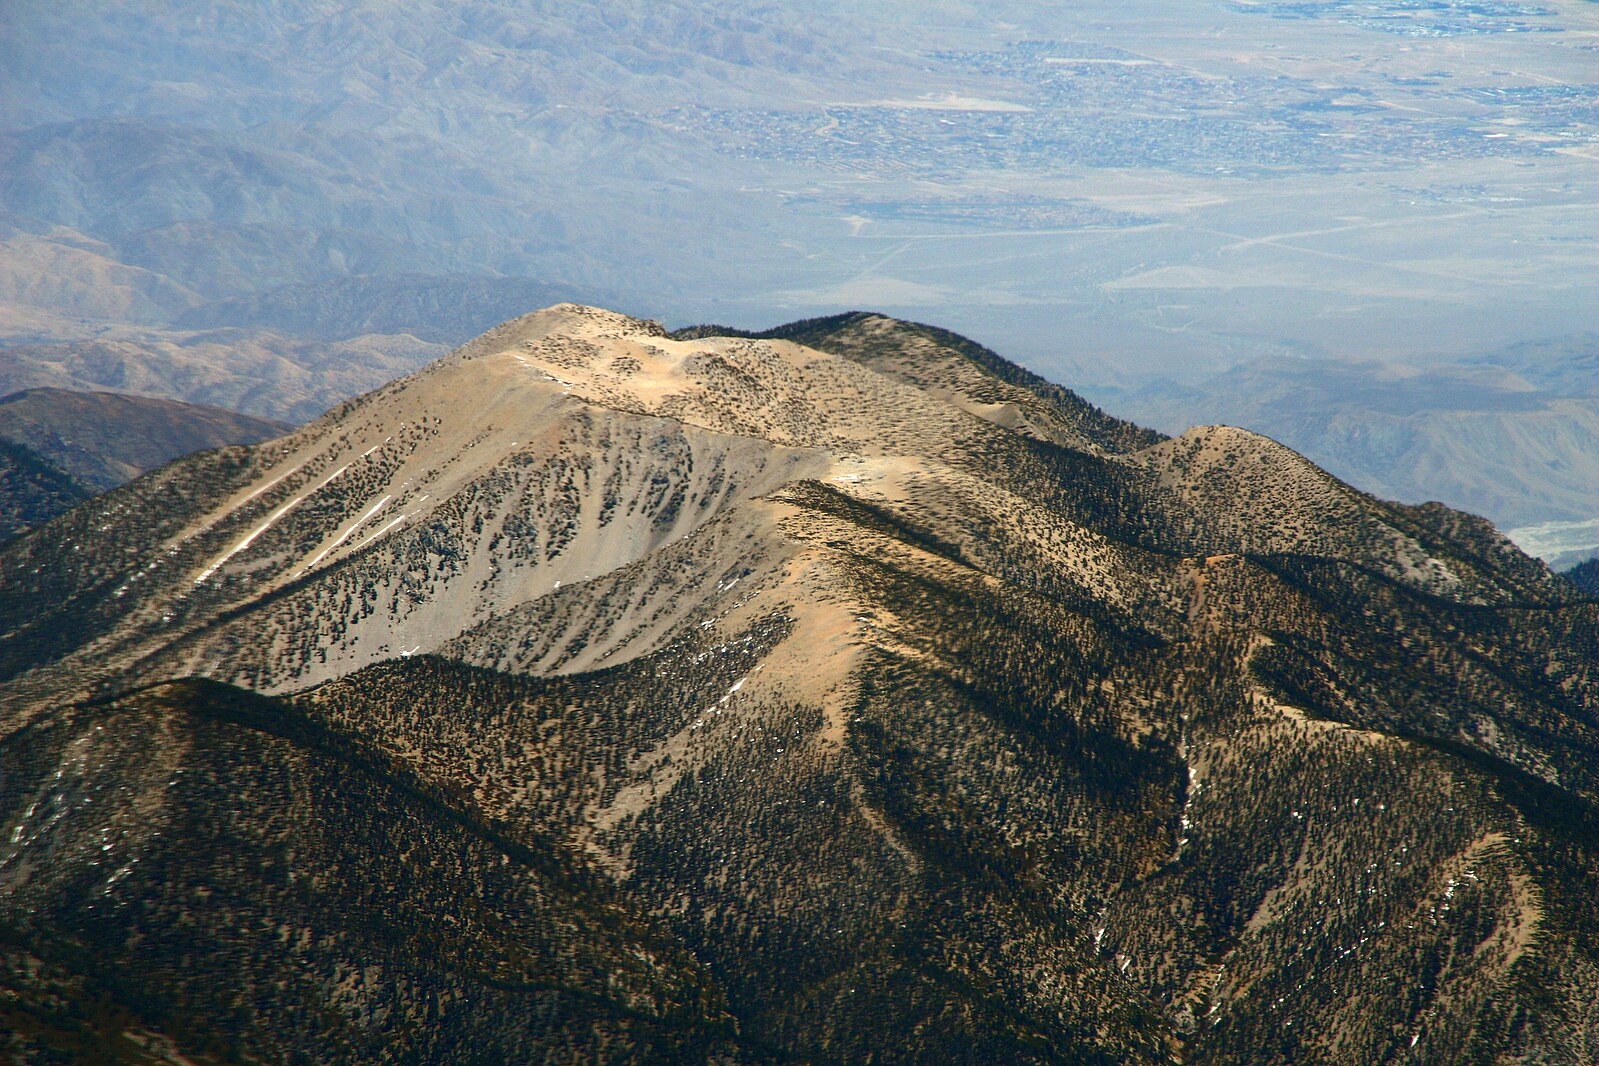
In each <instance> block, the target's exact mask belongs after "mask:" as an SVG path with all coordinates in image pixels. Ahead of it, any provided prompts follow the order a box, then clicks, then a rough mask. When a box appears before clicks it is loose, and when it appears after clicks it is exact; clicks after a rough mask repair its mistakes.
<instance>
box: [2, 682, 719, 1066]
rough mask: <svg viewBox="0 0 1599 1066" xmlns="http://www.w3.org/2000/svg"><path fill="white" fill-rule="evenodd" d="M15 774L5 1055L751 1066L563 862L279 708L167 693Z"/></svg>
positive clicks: (76, 731)
mask: <svg viewBox="0 0 1599 1066" xmlns="http://www.w3.org/2000/svg"><path fill="white" fill-rule="evenodd" d="M5 763H6V767H7V774H6V779H5V786H4V791H3V792H0V803H3V805H4V809H5V814H4V817H5V820H6V822H7V824H8V825H14V826H16V827H17V829H16V830H15V831H14V832H13V834H12V836H11V837H10V839H9V840H8V842H7V844H6V845H4V846H3V850H0V880H3V883H4V885H5V894H4V908H3V920H4V922H5V924H6V926H7V933H8V942H7V946H6V949H5V954H6V962H7V963H8V964H9V965H8V967H7V970H8V972H7V977H8V978H9V980H8V984H9V985H10V986H11V989H12V991H13V992H15V993H18V995H19V998H20V1002H19V1001H18V1000H17V999H13V1000H12V1001H11V1003H9V1004H8V1005H7V1006H6V1007H5V1008H4V1010H5V1011H6V1012H7V1020H8V1027H11V1028H13V1030H14V1032H15V1033H16V1034H17V1035H16V1036H15V1037H13V1038H12V1042H13V1048H15V1047H16V1045H18V1044H20V1045H21V1047H22V1048H28V1049H30V1050H31V1051H32V1052H34V1053H35V1054H40V1055H42V1054H44V1049H46V1048H50V1047H55V1048H56V1049H57V1050H68V1049H70V1048H72V1047H73V1045H74V1043H76V1044H77V1046H78V1047H79V1048H84V1047H95V1046H96V1045H97V1044H99V1043H101V1042H103V1045H112V1044H115V1043H116V1042H117V1040H118V1038H120V1037H121V1036H122V1035H123V1033H122V1030H121V1029H112V1030H111V1031H105V1030H104V1029H103V1028H102V1030H101V1031H99V1032H96V1031H95V1029H96V1023H95V1019H96V1018H99V1019H102V1020H104V1019H108V1018H110V1019H118V1018H119V1012H120V1020H119V1022H118V1024H119V1025H123V1026H126V1027H127V1028H130V1029H135V1030H137V1029H141V1028H148V1029H153V1030H155V1031H156V1032H158V1033H160V1034H163V1035H164V1036H166V1037H167V1038H169V1039H171V1040H172V1041H174V1042H175V1043H176V1045H177V1048H178V1049H180V1050H182V1051H184V1052H188V1053H201V1054H208V1055H219V1056H222V1057H224V1058H226V1059H228V1060H230V1061H239V1060H241V1059H246V1058H249V1059H256V1060H259V1059H260V1058H263V1057H264V1058H266V1059H267V1060H269V1061H318V1062H370V1061H376V1060H383V1061H396V1060H400V1061H441V1060H444V1059H449V1058H453V1057H456V1056H457V1055H459V1054H460V1053H462V1052H465V1053H467V1054H469V1055H470V1056H472V1057H475V1058H478V1057H480V1058H488V1059H499V1060H502V1061H510V1060H515V1061H530V1062H551V1063H554V1062H571V1063H577V1062H592V1061H594V1060H595V1056H596V1055H598V1054H602V1053H603V1054H604V1055H605V1056H606V1057H607V1061H616V1062H640V1063H645V1062H651V1063H653V1062H668V1061H670V1062H712V1061H715V1062H728V1063H731V1062H738V1061H751V1060H747V1059H745V1058H744V1057H743V1056H741V1055H740V1054H739V1053H738V1051H737V1047H736V1044H735V1043H734V1042H733V1041H732V1040H731V1039H730V1037H731V1033H730V1026H729V1022H728V1019H727V1017H726V1015H725V1013H723V1010H722V1007H721V1006H720V1004H719V1000H718V995H717V992H716V991H715V989H714V987H713V986H712V985H711V984H710V982H709V981H708V979H707V978H706V976H705V975H704V973H703V971H702V970H701V969H700V968H699V967H698V966H697V965H696V964H695V963H694V962H693V961H692V960H691V959H690V958H689V957H688V956H687V955H686V954H684V953H683V951H682V950H681V948H678V947H676V946H674V945H673V944H672V943H671V942H670V941H669V940H666V939H663V938H662V937H660V936H659V935H657V934H654V933H652V932H651V931H650V930H649V928H648V926H647V925H645V924H644V923H642V922H640V921H638V920H637V919H636V918H633V917H631V916H630V915H628V914H627V913H626V912H625V911H624V910H622V909H620V908H618V907H617V906H615V905H614V904H613V903H612V902H611V901H610V897H609V894H608V893H607V892H605V891H604V890H603V889H602V888H601V887H600V886H599V885H598V884H597V883H596V882H594V881H592V879H585V878H584V877H583V876H581V875H580V871H579V870H578V868H577V867H576V866H575V865H574V864H573V862H572V860H571V859H570V858H568V857H566V856H563V855H562V853H561V852H560V850H559V849H552V848H551V847H550V846H549V845H548V844H543V843H539V842H534V843H531V844H529V843H524V842H522V841H526V840H527V839H528V838H526V837H524V838H522V841H519V840H513V839H510V838H507V837H505V836H503V835H502V834H500V833H497V832H495V831H494V830H492V829H490V828H488V827H487V826H485V825H484V824H483V823H482V822H481V821H479V820H477V818H476V817H474V815H473V814H472V812H471V810H470V808H469V807H462V806H461V805H460V799H459V798H458V797H456V796H453V795H451V794H444V793H440V792H439V791H437V790H435V789H429V788H426V787H419V786H418V785H416V784H414V783H411V781H410V775H409V774H408V773H407V772H406V771H405V770H404V769H403V768H390V767H389V766H388V765H387V764H386V763H385V762H384V761H383V760H381V759H374V758H373V757H372V756H371V755H368V754H364V752H363V748H362V745H360V744H359V743H352V742H351V741H350V740H349V739H346V738H343V737H339V736H337V735H334V734H330V733H327V732H326V731H324V730H322V729H320V728H319V727H317V726H316V725H314V724H313V723H310V722H308V721H306V720H304V719H303V718H301V717H299V716H298V715H296V714H295V713H294V712H293V710H292V709H291V708H289V707H286V706H283V705H278V704H273V703H271V702H268V701H265V700H262V699H261V698H260V697H256V696H253V695H251V694H249V693H245V692H241V691H238V690H233V689H228V688H226V687H224V686H219V685H207V684H193V683H190V684H183V685H176V686H166V687H160V688H156V689H152V690H148V691H145V692H142V693H138V694H136V695H132V696H129V697H127V698H124V699H122V700H119V701H117V702H115V703H113V704H110V705H105V706H100V707H93V708H77V709H64V710H63V712H62V713H61V714H59V715H57V716H55V717H54V718H53V720H52V721H51V722H50V723H49V724H48V725H45V726H41V727H38V728H34V729H30V730H25V731H23V732H22V733H19V734H16V735H14V736H12V737H10V738H9V739H8V740H7V741H6V742H5ZM112 782H115V784H114V785H112ZM91 856H92V858H91ZM30 956H31V957H32V958H34V959H37V960H40V961H41V962H42V963H43V964H44V973H48V974H49V975H50V976H51V977H52V978H53V979H54V983H55V984H56V987H57V990H58V992H59V991H65V992H66V995H67V996H68V999H67V1001H66V1002H62V1001H61V1000H59V999H55V1000H52V999H50V998H35V997H37V996H38V994H39V992H40V991H41V990H42V989H41V988H40V987H39V986H41V985H43V984H45V978H44V976H43V975H42V974H41V972H40V971H39V970H33V971H31V972H30V969H29V968H28V967H27V966H26V964H25V962H26V959H27V958H29V957H30ZM178 959H181V960H182V965H181V966H174V965H173V962H174V961H175V960H178ZM63 974H64V975H70V976H63ZM30 986H31V987H30ZM91 1007H92V1008H93V1010H92V1011H87V1017H88V1021H83V1020H81V1019H83V1018H84V1017H85V1013H86V1008H91ZM95 1011H98V1014H96V1013H94V1012H95ZM16 1054H17V1058H16V1061H32V1060H33V1056H32V1055H30V1054H28V1053H27V1052H21V1051H18V1052H16Z"/></svg>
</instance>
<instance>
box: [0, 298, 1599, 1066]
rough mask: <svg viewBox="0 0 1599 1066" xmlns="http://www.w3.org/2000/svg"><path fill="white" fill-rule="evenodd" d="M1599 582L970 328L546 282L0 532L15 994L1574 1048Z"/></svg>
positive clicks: (1195, 1038) (1364, 1050) (981, 1058)
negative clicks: (560, 290)
mask: <svg viewBox="0 0 1599 1066" xmlns="http://www.w3.org/2000/svg"><path fill="white" fill-rule="evenodd" d="M1596 632H1599V601H1596V600H1594V599H1592V598H1590V597H1588V596H1586V595H1584V594H1583V593H1582V592H1581V591H1580V590H1579V589H1577V588H1576V587H1574V586H1573V585H1571V584H1569V583H1567V582H1565V581H1562V580H1560V579H1558V578H1555V577H1554V576H1553V575H1551V574H1550V573H1549V571H1548V570H1547V569H1546V568H1545V567H1543V566H1542V565H1540V564H1539V563H1537V562H1536V561H1534V560H1532V559H1530V558H1528V557H1527V556H1525V555H1523V554H1522V553H1521V552H1519V551H1518V550H1517V549H1516V548H1515V547H1514V546H1513V545H1512V544H1511V543H1510V542H1508V541H1507V540H1505V539H1504V538H1503V537H1502V536H1500V535H1499V534H1498V533H1497V532H1495V530H1494V529H1493V528H1492V527H1491V526H1490V525H1489V524H1488V523H1486V522H1485V521H1483V520H1481V519H1478V518H1474V517H1472V516H1470V515H1466V514H1462V513H1459V512H1456V511H1452V510H1450V509H1449V508H1447V507H1444V506H1442V505H1439V504H1427V505H1421V506H1407V505H1401V504H1394V503H1388V502H1384V501H1382V500H1379V499H1377V498H1374V497H1372V496H1370V495H1367V494H1365V493H1363V492H1360V491H1358V490H1356V489H1354V488H1351V487H1350V486H1349V485H1347V484H1345V483H1343V482H1341V481H1339V480H1338V479H1336V478H1335V477H1333V476H1332V475H1330V474H1328V473H1325V472H1323V471H1322V470H1320V469H1318V468H1317V467H1315V466H1314V465H1313V464H1311V463H1310V462H1309V461H1307V460H1305V459H1304V458H1302V457H1300V456H1299V455H1297V454H1295V453H1294V452H1293V451H1291V450H1290V449H1288V448H1286V447H1284V446H1283V445H1281V444H1278V443H1276V442H1274V441H1272V440H1270V439H1268V438H1266V437H1262V436H1260V435H1257V434H1254V433H1250V432H1247V431H1244V430H1240V429H1235V428H1229V427H1225V426H1214V425H1212V426H1202V427H1199V428H1197V429H1192V430H1189V431H1187V432H1185V433H1183V434H1181V435H1179V436H1175V437H1166V436H1162V435H1161V434H1158V433H1153V432H1150V431H1147V430H1143V429H1140V428H1138V427H1137V426H1135V425H1133V424H1131V423H1129V422H1125V421H1122V420H1120V419H1118V418H1115V417H1112V416H1110V415H1107V414H1105V413H1104V412H1102V411H1100V410H1099V409H1097V408H1095V407H1094V406H1092V405H1091V404H1089V403H1087V402H1086V401H1084V400H1083V399H1081V398H1080V397H1079V396H1077V395H1076V394H1074V393H1072V392H1071V391H1069V390H1067V389H1064V388H1062V387H1060V386H1058V385H1054V384H1052V383H1050V382H1047V381H1044V380H1043V379H1041V378H1038V377H1037V376H1035V375H1033V374H1030V373H1029V372H1027V371H1025V370H1023V369H1022V368H1021V367H1018V366H1016V365H1014V364H1011V363H1009V362H1007V361H1005V360H1003V359H1001V358H1000V357H998V356H997V355H995V354H994V353H993V352H991V351H988V350H987V349H984V348H982V347H981V346H979V345H976V344H974V343H972V342H971V341H968V340H966V339H964V338H961V337H959V336H956V335H954V334H951V333H948V332H945V331H943V330H939V329H935V328H931V327H926V326H919V325H915V324H912V323H907V322H903V321H899V320H895V319H892V318H887V317H884V316H881V315H870V314H849V315H841V316H834V317H830V318H822V319H813V320H807V321H802V322H797V323H793V324H791V325H789V326H786V327H782V328H780V329H776V330H772V331H769V332H764V333H758V334H745V335H736V331H734V333H733V334H730V333H729V332H728V331H725V330H720V329H717V328H714V327H702V328H695V329H691V330H685V331H682V332H680V333H678V334H673V333H671V332H669V331H667V330H666V329H664V328H663V327H661V326H660V325H659V324H657V323H653V322H649V321H644V320H639V319H634V318H629V317H626V316H623V315H620V314H616V313H613V312H609V311H603V310H599V309H595V308H591V307H583V306H577V305H559V306H556V307H553V308H550V309H547V310H545V311H542V312H538V313H536V314H532V315H528V316H524V317H521V318H518V319H515V320H513V321H510V322H507V323H505V324H504V325H502V326H499V327H497V328H496V329H493V330H491V331H489V332H488V333H486V334H484V335H483V336H481V337H479V338H478V339H477V340H475V341H473V342H471V343H469V344H467V345H466V346H464V347H463V348H461V349H459V350H457V351H455V352H453V353H452V354H450V355H449V356H447V357H445V358H444V359H441V360H439V361H437V362H435V363H433V364H431V365H429V366H427V367H425V368H423V369H421V370H419V371H417V372H415V373H413V374H410V375H408V376H406V377H403V378H401V379H399V380H397V381H394V382H392V383H390V384H388V385H385V386H384V387H382V388H380V389H377V390H376V391H373V392H371V393H368V394H367V395H365V396H362V397H360V398H359V399H356V400H352V401H350V402H347V403H344V404H340V405H338V406H336V407H335V408H333V409H332V410H330V411H329V412H328V413H327V414H326V415H324V416H323V417H321V418H319V419H317V420H316V421H314V422H312V423H311V424H309V425H307V426H304V427H302V428H301V429H299V430H297V431H295V432H293V433H292V434H290V435H288V436H286V437H283V438H280V439H277V440H273V441H270V442H267V443H264V444H260V445H255V446H251V447H230V448H222V449H218V450H212V451H208V452H203V453H201V454H199V455H196V456H193V457H191V458H189V459H185V460H182V461H179V462H176V463H172V464H169V465H167V466H164V467H162V468H161V469H160V470H158V471H155V472H153V473H151V474H147V475H145V476H144V477H142V478H140V479H138V480H136V481H134V482H133V483H131V484H129V485H127V486H124V487H122V488H119V489H116V490H113V491H112V492H110V493H108V494H106V495H105V496H103V497H101V498H99V499H98V500H97V501H96V502H95V503H94V505H93V506H91V507H84V508H79V509H78V510H75V511H73V512H71V513H69V514H68V515H66V516H64V517H62V518H60V519H58V520H57V521H55V522H53V523H51V524H49V525H47V526H45V527H44V528H42V529H38V530H35V531H34V532H32V533H30V534H28V535H26V536H23V537H21V538H20V539H18V540H16V541H14V542H13V543H11V544H9V545H7V546H6V547H5V548H3V549H0V764H3V766H4V768H5V773H4V775H3V777H0V934H3V935H0V990H3V992H4V994H3V995H0V1034H4V1035H0V1041H4V1043H3V1044H0V1046H3V1047H4V1048H5V1054H7V1055H8V1056H9V1057H11V1058H12V1059H14V1060H16V1061H21V1062H35V1061H38V1062H43V1061H60V1060H61V1059H67V1060H76V1061H118V1062H152V1061H158V1060H163V1059H164V1060H165V1061H183V1060H185V1059H186V1060H188V1061H217V1062H222V1061H229V1062H245V1061H260V1062H272V1063H291V1062H319V1063H366V1062H373V1061H391V1062H439V1061H469V1060H475V1061H496V1062H501V1061H516V1062H541V1063H552V1064H553V1063H563V1064H564V1063H572V1064H576V1063H590V1062H595V1061H606V1062H614V1063H638V1064H641V1066H642V1064H646V1063H661V1062H673V1063H705V1064H712V1063H715V1064H720V1066H729V1064H742V1063H749V1064H763V1066H765V1064H771V1066H777V1064H779V1063H814V1064H818V1066H820V1064H824V1063H843V1062H876V1063H882V1064H898V1063H905V1064H909V1063H926V1064H933V1063H950V1062H994V1063H1016V1064H1045V1063H1073V1064H1078V1063H1107V1064H1109V1063H1118V1064H1119V1063H1151V1064H1154V1063H1171V1062H1189V1063H1196V1064H1198V1063H1210V1064H1218V1066H1220V1064H1252V1063H1259V1064H1262V1066H1266V1064H1271V1066H1278V1064H1280V1063H1283V1062H1318V1063H1328V1064H1349V1066H1366V1064H1370V1063H1375V1062H1395V1063H1397V1062H1409V1061H1414V1062H1436V1063H1457V1062H1495V1061H1497V1062H1551V1063H1552V1062H1580V1061H1583V1059H1584V1057H1585V1056H1586V1055H1587V1054H1588V1051H1589V1050H1591V1048H1592V1047H1594V1046H1595V1045H1596V1043H1599V1011H1596V1007H1595V1004H1599V924H1596V923H1595V921H1594V917H1593V900H1594V899H1595V898H1599V716H1596V708H1599V675H1596V674H1595V672H1594V670H1593V668H1592V664H1593V655H1594V651H1593V649H1594V639H1595V633H1596Z"/></svg>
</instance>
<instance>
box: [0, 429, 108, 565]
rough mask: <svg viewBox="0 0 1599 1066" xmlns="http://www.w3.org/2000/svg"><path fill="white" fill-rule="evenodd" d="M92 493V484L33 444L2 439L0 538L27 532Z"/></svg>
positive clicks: (0, 452) (0, 462)
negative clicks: (29, 445)
mask: <svg viewBox="0 0 1599 1066" xmlns="http://www.w3.org/2000/svg"><path fill="white" fill-rule="evenodd" d="M93 495H94V490H93V489H92V488H90V487H89V486H88V485H85V484H83V482H81V481H79V480H77V479H76V478H74V477H73V476H72V475H71V474H68V473H67V472H65V471H64V470H60V469H57V468H56V467H54V466H52V465H51V464H50V463H49V461H48V460H46V459H45V458H44V457H43V456H42V455H40V454H38V453H37V452H35V451H33V450H32V449H31V448H27V447H25V446H23V445H20V444H16V443H13V442H11V441H8V440H0V540H10V539H11V538H12V537H15V536H18V535H19V534H22V533H26V532H27V531H28V530H30V529H32V528H33V527H34V526H37V525H42V524H43V523H45V522H48V521H50V519H52V518H54V517H55V516H56V515H58V514H61V513H62V512H64V511H67V510H69V509H71V508H72V507H74V506H76V505H77V504H79V503H82V502H83V501H84V500H87V499H88V498H89V497H90V496H93Z"/></svg>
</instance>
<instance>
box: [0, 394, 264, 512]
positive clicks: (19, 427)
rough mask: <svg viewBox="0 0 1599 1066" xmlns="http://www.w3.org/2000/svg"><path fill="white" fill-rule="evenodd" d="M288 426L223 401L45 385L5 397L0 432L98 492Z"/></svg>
mask: <svg viewBox="0 0 1599 1066" xmlns="http://www.w3.org/2000/svg"><path fill="white" fill-rule="evenodd" d="M291 428H293V427H291V426H289V425H287V424H286V423H283V422H273V421H269V420H267V419H263V418H252V417H251V416H249V415H241V414H239V413H237V412H235V411H228V410H225V409H223V408H220V407H209V406H206V405H203V404H186V403H178V402H176V401H173V400H161V399H156V398H154V397H146V396H127V395H122V394H120V393H110V392H87V393H86V392H72V391H69V390H66V389H51V388H41V389H28V390H26V391H23V392H18V393H13V394H12V395H10V396H7V397H5V398H3V399H0V437H4V438H6V439H8V440H12V441H15V442H16V443H18V444H23V445H26V446H27V447H29V448H31V449H33V450H34V451H35V452H37V453H38V454H39V455H41V456H44V457H45V458H46V459H47V460H48V461H49V462H50V463H51V464H52V465H53V466H55V467H56V468H57V469H60V470H63V471H65V472H66V473H68V474H70V475H71V476H72V477H74V478H76V479H77V480H78V481H81V482H83V483H84V484H86V485H90V486H93V487H94V488H95V489H97V490H100V491H104V490H105V489H109V488H113V487H115V486H117V485H120V484H122V483H123V482H126V481H131V480H132V479H133V478H135V477H138V476H139V475H140V474H142V473H144V472H145V471H147V470H153V469H155V468H156V467H158V466H160V465H161V464H162V463H165V462H168V461H169V460H172V459H176V458H177V457H178V456H180V455H187V454H189V453H190V452H197V451H200V450H202V449H205V448H220V447H223V446H225V445H229V444H255V443H257V442H258V441H263V440H267V439H269V438H271V437H278V436H282V435H283V434H285V433H287V432H288V431H289V430H290V429H291Z"/></svg>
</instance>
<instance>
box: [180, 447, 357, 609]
mask: <svg viewBox="0 0 1599 1066" xmlns="http://www.w3.org/2000/svg"><path fill="white" fill-rule="evenodd" d="M348 469H350V464H349V463H345V464H344V465H343V466H341V467H339V468H338V469H337V470H335V471H333V473H331V474H329V475H328V476H327V477H326V478H324V479H323V480H322V483H321V484H320V485H318V486H317V487H316V488H314V489H312V490H310V491H309V492H302V493H300V495H298V496H296V497H295V498H294V499H292V500H290V501H289V502H288V503H286V504H284V505H283V506H282V507H279V508H278V509H277V510H276V511H273V512H272V517H271V518H268V519H267V520H266V521H265V522H262V523H261V524H260V525H259V526H256V527H255V529H253V530H251V531H250V533H249V535H248V536H246V537H245V538H244V539H243V540H241V541H239V543H237V544H235V545H234V546H233V547H232V548H230V549H228V550H227V551H226V552H223V553H222V555H221V556H220V557H219V558H218V559H217V560H216V561H215V562H214V563H212V564H211V565H210V566H208V567H206V568H205V570H204V571H202V572H201V574H200V576H199V577H197V578H195V579H194V583H195V584H196V585H203V584H205V583H206V581H207V580H209V579H210V577H211V575H212V574H214V573H216V572H217V570H219V569H220V568H221V567H222V564H223V563H225V562H227V561H228V560H229V559H231V558H233V557H234V556H235V555H237V554H239V553H240V552H242V551H243V550H244V549H246V548H248V547H249V546H250V545H251V544H252V543H253V542H254V541H255V538H257V537H259V536H260V535H261V534H263V533H265V532H266V531H267V530H269V529H271V528H272V527H273V526H274V525H275V524H276V523H277V521H278V519H280V518H282V517H283V516H284V515H286V514H288V513H289V512H290V511H292V510H294V509H295V508H296V507H298V506H300V503H301V502H302V501H304V500H305V498H306V497H307V496H312V495H315V494H316V493H318V492H321V491H322V490H323V489H325V488H327V487H328V485H329V484H330V483H332V481H333V479H334V478H336V477H338V476H339V475H340V474H342V473H344V472H345V471H346V470H348Z"/></svg>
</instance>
